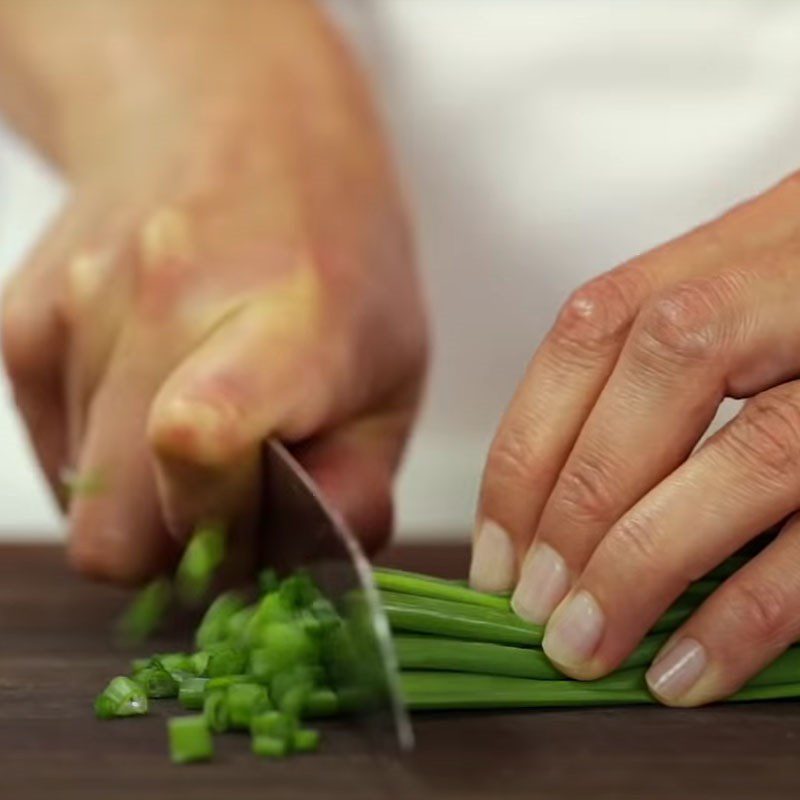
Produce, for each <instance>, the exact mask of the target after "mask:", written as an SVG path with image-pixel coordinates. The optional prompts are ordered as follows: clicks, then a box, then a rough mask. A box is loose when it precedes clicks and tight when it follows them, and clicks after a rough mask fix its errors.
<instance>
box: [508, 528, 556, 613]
mask: <svg viewBox="0 0 800 800" xmlns="http://www.w3.org/2000/svg"><path fill="white" fill-rule="evenodd" d="M569 587H570V577H569V570H568V569H567V565H566V563H565V562H564V559H563V558H561V556H560V555H559V554H558V553H557V552H556V551H555V550H553V548H552V547H550V545H549V544H544V543H542V544H537V545H534V548H533V551H532V552H531V554H530V555H529V556H528V557H527V558H526V559H525V563H524V564H523V565H522V575H521V577H520V580H519V584H518V585H517V588H516V591H515V592H514V596H513V597H512V598H511V606H512V608H513V609H514V611H516V612H517V614H519V616H520V617H522V618H523V619H526V620H528V622H534V623H536V624H537V625H544V624H545V622H547V620H548V619H550V615H551V614H552V613H553V611H554V610H555V608H556V606H557V605H558V604H559V603H560V602H561V601H562V600H563V599H564V597H565V596H566V594H567V592H568V591H569Z"/></svg>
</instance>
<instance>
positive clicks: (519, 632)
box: [381, 592, 544, 645]
mask: <svg viewBox="0 0 800 800" xmlns="http://www.w3.org/2000/svg"><path fill="white" fill-rule="evenodd" d="M381 601H382V604H383V607H384V610H385V611H386V616H387V617H388V618H389V624H390V625H391V626H392V629H394V630H398V631H408V632H409V633H430V634H436V635H438V636H448V637H453V638H458V639H471V640H474V641H483V642H496V643H498V644H519V645H538V644H541V642H542V635H543V633H544V629H543V628H542V627H541V626H539V625H532V624H530V623H527V622H525V621H524V620H522V619H520V618H519V617H518V616H517V615H516V614H514V613H513V612H510V611H500V610H499V609H494V608H485V607H483V606H479V605H472V604H469V603H457V602H454V601H452V600H437V599H433V598H429V597H416V596H414V595H410V594H400V593H399V592H381Z"/></svg>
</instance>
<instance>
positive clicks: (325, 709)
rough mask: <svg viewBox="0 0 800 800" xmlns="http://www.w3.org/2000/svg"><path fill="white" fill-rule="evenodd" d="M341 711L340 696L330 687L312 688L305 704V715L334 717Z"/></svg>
mask: <svg viewBox="0 0 800 800" xmlns="http://www.w3.org/2000/svg"><path fill="white" fill-rule="evenodd" d="M340 711H341V704H340V702H339V696H338V695H337V694H336V692H334V691H333V689H330V688H328V687H319V688H316V689H312V691H311V692H310V694H309V695H308V696H307V697H306V702H305V705H304V706H303V716H304V717H312V718H317V717H333V716H335V715H336V714H338V713H339V712H340Z"/></svg>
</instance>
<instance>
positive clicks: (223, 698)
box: [203, 689, 230, 733]
mask: <svg viewBox="0 0 800 800" xmlns="http://www.w3.org/2000/svg"><path fill="white" fill-rule="evenodd" d="M203 716H204V717H205V719H206V724H207V725H208V727H209V729H210V730H212V731H213V732H214V733H224V732H225V731H227V730H228V728H229V727H230V714H229V712H228V698H227V692H225V691H223V690H221V689H216V690H214V691H212V692H208V693H207V694H206V699H205V701H204V702H203Z"/></svg>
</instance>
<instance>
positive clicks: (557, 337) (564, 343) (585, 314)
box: [551, 268, 643, 350]
mask: <svg viewBox="0 0 800 800" xmlns="http://www.w3.org/2000/svg"><path fill="white" fill-rule="evenodd" d="M639 275H640V273H639V272H638V271H637V270H636V269H635V268H628V269H624V270H617V271H614V272H609V273H606V274H605V275H601V276H600V277H599V278H595V279H594V280H592V281H590V282H589V283H587V284H586V285H585V286H582V287H581V288H580V289H578V290H577V291H576V292H574V293H573V294H572V295H571V296H570V298H569V299H568V300H567V302H566V303H565V304H564V306H563V308H562V309H561V312H560V313H559V315H558V319H557V320H556V323H555V325H554V326H553V330H552V332H551V337H552V340H553V341H554V342H555V344H556V345H558V346H560V347H562V348H568V349H572V348H579V349H581V350H583V349H587V348H588V349H591V350H596V349H603V348H604V347H607V346H608V345H609V344H612V343H615V342H617V341H619V339H620V338H621V337H622V336H623V335H624V333H625V331H626V330H627V329H628V327H629V326H630V324H631V321H632V320H633V318H634V316H635V314H636V309H637V306H638V302H639V297H640V296H641V294H642V289H641V284H642V283H643V280H642V279H641V278H640V277H639Z"/></svg>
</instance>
